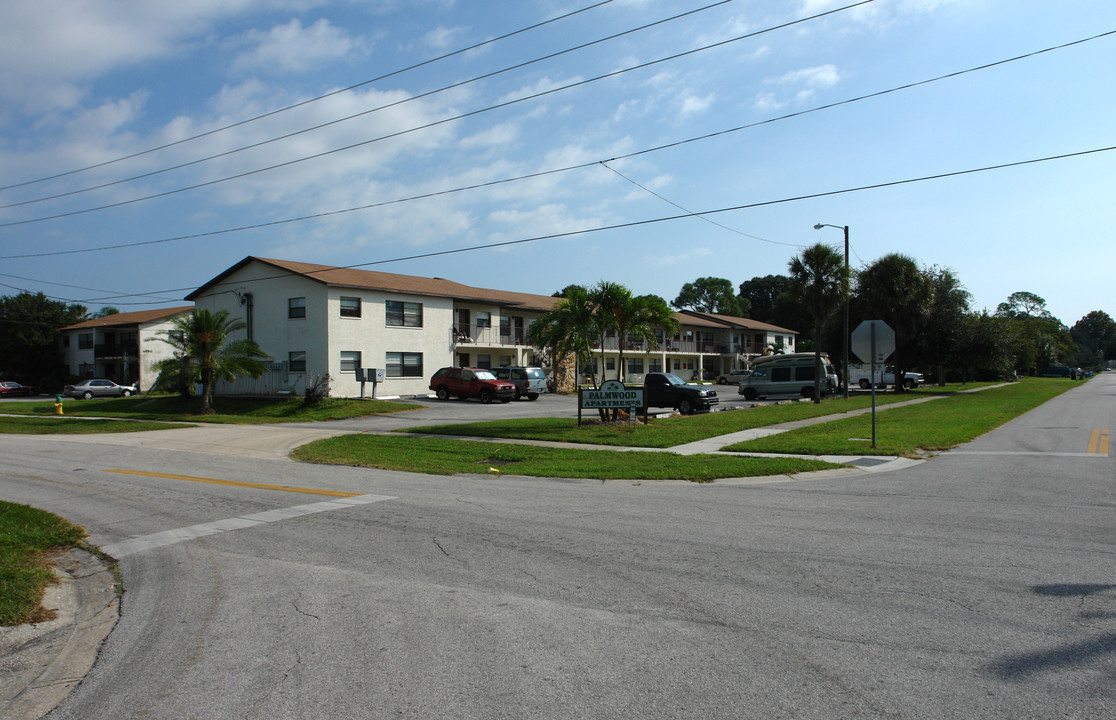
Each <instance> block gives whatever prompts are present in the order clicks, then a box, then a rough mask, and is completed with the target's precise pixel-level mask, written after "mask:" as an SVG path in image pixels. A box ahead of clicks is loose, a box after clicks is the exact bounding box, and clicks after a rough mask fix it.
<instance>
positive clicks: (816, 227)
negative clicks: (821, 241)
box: [814, 223, 825, 230]
mask: <svg viewBox="0 0 1116 720" xmlns="http://www.w3.org/2000/svg"><path fill="white" fill-rule="evenodd" d="M823 227H825V225H822V224H821V223H818V224H817V225H815V226H814V229H815V230H821V229H822V228H823Z"/></svg>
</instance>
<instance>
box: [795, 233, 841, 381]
mask: <svg viewBox="0 0 1116 720" xmlns="http://www.w3.org/2000/svg"><path fill="white" fill-rule="evenodd" d="M788 267H789V268H790V279H791V283H790V292H791V294H792V295H793V296H794V297H795V298H796V299H797V300H798V301H799V302H800V303H802V305H803V306H804V307H805V308H806V311H807V312H808V313H809V314H810V317H812V318H813V319H814V402H815V403H820V402H821V381H822V377H823V376H824V372H823V370H822V361H821V338H822V325H824V324H825V321H826V319H828V318H829V316H830V315H832V314H833V313H834V312H835V311H836V310H837V308H839V307H840V306H841V303H843V302H844V301H845V298H847V297H848V295H849V271H848V268H846V267H845V257H844V255H843V254H842V253H841V252H840V251H839V250H837V249H836V248H834V247H831V246H829V245H826V244H825V243H817V244H816V245H812V246H810V247H808V248H806V249H805V250H803V251H802V254H801V255H796V256H795V257H793V258H791V260H790V262H789V263H788Z"/></svg>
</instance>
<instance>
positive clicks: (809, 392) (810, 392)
mask: <svg viewBox="0 0 1116 720" xmlns="http://www.w3.org/2000/svg"><path fill="white" fill-rule="evenodd" d="M799 395H801V396H802V397H804V398H811V399H813V397H814V388H812V387H804V388H802V392H800V393H799Z"/></svg>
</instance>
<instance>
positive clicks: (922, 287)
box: [856, 253, 934, 392]
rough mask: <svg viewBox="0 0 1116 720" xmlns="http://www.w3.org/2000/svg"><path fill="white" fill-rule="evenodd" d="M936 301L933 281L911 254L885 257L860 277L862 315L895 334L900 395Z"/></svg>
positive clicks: (858, 301)
mask: <svg viewBox="0 0 1116 720" xmlns="http://www.w3.org/2000/svg"><path fill="white" fill-rule="evenodd" d="M933 299H934V287H933V284H932V282H931V280H930V278H929V277H928V276H927V274H926V273H924V272H923V271H922V270H920V269H919V267H918V264H917V263H916V262H915V261H914V259H913V258H911V257H910V256H908V255H903V254H900V253H891V254H890V255H884V256H883V257H882V258H880V259H879V260H876V261H875V262H874V263H872V264H871V265H869V266H868V267H866V268H864V269H863V270H861V271H860V272H859V273H858V274H857V288H856V304H857V307H858V311H859V313H858V314H860V315H861V317H863V318H864V319H872V318H878V319H880V320H883V321H884V322H886V323H887V324H888V325H889V326H890V327H891V329H892V330H894V331H895V354H894V355H893V356H892V364H893V365H894V366H895V377H896V379H897V382H896V383H895V390H896V392H903V390H904V388H903V383H902V381H901V378H902V377H903V376H904V374H905V373H906V371H907V368H908V367H909V366H910V364H911V363H910V360H909V358H908V357H907V352H909V353H911V354H915V353H916V352H917V351H918V346H917V344H916V343H917V339H918V336H919V334H920V333H921V332H922V331H923V330H924V329H925V328H926V326H927V323H928V321H929V318H930V310H931V303H932V301H933ZM904 351H906V352H904Z"/></svg>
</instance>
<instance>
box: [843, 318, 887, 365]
mask: <svg viewBox="0 0 1116 720" xmlns="http://www.w3.org/2000/svg"><path fill="white" fill-rule="evenodd" d="M873 329H874V330H875V336H876V338H875V340H876V355H875V358H873V357H872V334H873ZM849 349H850V350H852V351H853V354H855V355H856V356H857V357H858V358H860V359H861V361H862V362H866V363H871V362H875V363H876V364H877V365H881V364H883V362H884V361H885V360H887V359H888V358H889V357H891V353H893V352H895V331H894V330H892V329H891V326H890V325H888V324H887V323H885V322H884V321H883V320H865V321H864V322H862V323H860V324H859V325H857V326H856V330H853V331H852V337H851V342H850V345H849Z"/></svg>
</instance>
